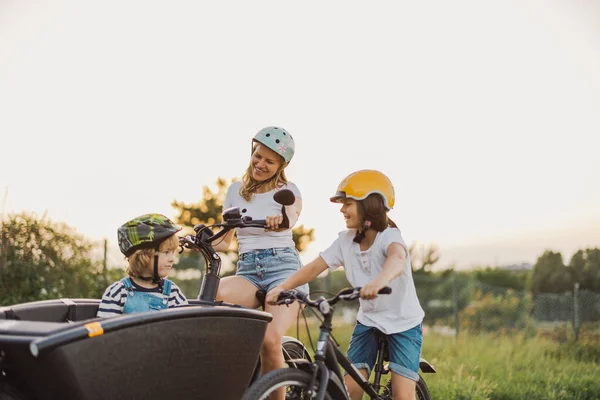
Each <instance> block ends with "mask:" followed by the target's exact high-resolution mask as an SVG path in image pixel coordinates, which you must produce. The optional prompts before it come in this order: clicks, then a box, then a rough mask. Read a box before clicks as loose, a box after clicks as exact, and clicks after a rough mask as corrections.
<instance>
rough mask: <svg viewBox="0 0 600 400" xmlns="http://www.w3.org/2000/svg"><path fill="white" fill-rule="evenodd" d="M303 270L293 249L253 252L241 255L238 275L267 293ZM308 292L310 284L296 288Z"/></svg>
mask: <svg viewBox="0 0 600 400" xmlns="http://www.w3.org/2000/svg"><path fill="white" fill-rule="evenodd" d="M300 268H302V261H301V260H300V256H299V255H298V252H297V251H296V249H295V248H293V247H279V248H273V249H263V250H253V251H249V252H246V253H242V254H240V258H239V260H238V262H237V273H236V275H239V276H243V277H244V278H246V279H248V280H249V281H250V282H252V283H253V284H254V286H256V287H257V288H259V289H262V290H264V291H266V292H269V290H271V289H273V288H274V287H275V286H277V285H279V284H281V283H282V282H283V281H285V280H286V279H287V278H289V277H290V276H291V275H292V274H293V273H294V272H296V271H298V270H299V269H300ZM296 290H301V291H303V292H305V293H309V292H308V284H304V285H302V286H299V287H297V288H296Z"/></svg>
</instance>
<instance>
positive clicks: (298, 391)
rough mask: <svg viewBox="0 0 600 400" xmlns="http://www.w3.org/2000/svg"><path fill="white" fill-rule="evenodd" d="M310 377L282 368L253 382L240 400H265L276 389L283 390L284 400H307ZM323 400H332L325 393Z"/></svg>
mask: <svg viewBox="0 0 600 400" xmlns="http://www.w3.org/2000/svg"><path fill="white" fill-rule="evenodd" d="M310 378H311V375H310V374H309V373H308V372H305V371H301V370H299V369H295V368H283V369H277V370H275V371H271V372H269V373H267V374H265V375H263V376H262V377H260V378H259V379H258V380H257V381H256V382H254V383H253V384H252V385H251V386H250V387H249V388H248V390H246V392H245V393H244V396H243V397H242V400H265V399H267V398H268V397H269V395H270V394H271V393H273V392H275V391H276V390H277V389H279V388H282V387H284V388H285V398H286V400H305V399H309V396H308V393H307V391H308V385H309V383H310ZM325 398H326V399H327V400H332V399H331V396H330V395H329V394H328V393H326V394H325Z"/></svg>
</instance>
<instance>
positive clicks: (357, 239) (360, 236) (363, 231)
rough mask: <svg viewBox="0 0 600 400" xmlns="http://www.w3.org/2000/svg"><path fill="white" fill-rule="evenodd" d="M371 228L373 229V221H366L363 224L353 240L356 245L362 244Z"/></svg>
mask: <svg viewBox="0 0 600 400" xmlns="http://www.w3.org/2000/svg"><path fill="white" fill-rule="evenodd" d="M369 228H371V221H369V220H366V221H365V222H364V223H363V227H362V229H361V230H360V231H357V232H356V235H354V239H352V240H353V241H354V243H360V242H361V241H362V240H363V239H364V238H365V234H366V233H367V231H368V230H369Z"/></svg>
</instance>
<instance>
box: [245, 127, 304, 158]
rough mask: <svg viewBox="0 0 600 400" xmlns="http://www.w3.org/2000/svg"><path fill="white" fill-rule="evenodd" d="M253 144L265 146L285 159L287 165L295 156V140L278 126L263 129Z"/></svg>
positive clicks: (253, 140) (255, 137)
mask: <svg viewBox="0 0 600 400" xmlns="http://www.w3.org/2000/svg"><path fill="white" fill-rule="evenodd" d="M252 142H253V143H254V142H258V143H261V144H264V145H265V146H267V147H268V148H270V149H271V150H273V151H274V152H275V153H277V154H279V155H280V156H281V157H283V159H284V160H285V162H286V163H289V162H290V161H291V160H292V157H293V156H294V151H295V145H294V138H293V137H292V135H290V133H289V132H288V131H286V130H285V129H283V128H278V127H276V126H269V127H266V128H263V129H261V130H260V131H259V132H258V133H257V134H256V135H255V136H254V139H252Z"/></svg>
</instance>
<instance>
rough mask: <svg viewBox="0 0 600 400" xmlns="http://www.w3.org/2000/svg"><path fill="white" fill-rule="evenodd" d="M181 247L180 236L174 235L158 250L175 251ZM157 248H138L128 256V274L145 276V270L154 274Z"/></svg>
mask: <svg viewBox="0 0 600 400" xmlns="http://www.w3.org/2000/svg"><path fill="white" fill-rule="evenodd" d="M177 247H179V238H178V237H177V235H172V236H169V237H168V238H166V239H165V240H164V241H163V242H162V243H161V244H160V246H159V247H158V251H159V252H161V251H175V250H177ZM155 252H156V250H155V249H140V250H136V251H135V252H134V253H133V254H132V255H131V256H129V257H128V258H127V261H128V263H127V268H126V269H125V271H126V272H127V275H129V276H133V277H138V276H144V271H150V273H151V274H152V271H153V268H154V264H153V262H154V253H155Z"/></svg>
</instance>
